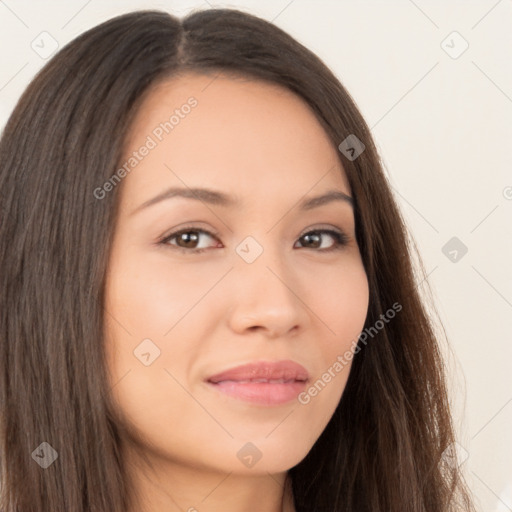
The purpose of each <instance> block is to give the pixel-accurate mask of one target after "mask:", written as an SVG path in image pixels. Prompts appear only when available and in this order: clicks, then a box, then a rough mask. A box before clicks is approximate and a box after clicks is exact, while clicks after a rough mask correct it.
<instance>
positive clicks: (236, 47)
mask: <svg viewBox="0 0 512 512" xmlns="http://www.w3.org/2000/svg"><path fill="white" fill-rule="evenodd" d="M185 71H197V72H200V73H205V74H211V76H212V79H213V78H214V77H215V74H216V73H217V72H220V71H223V72H227V73H236V74H238V75H240V76H245V77H249V78H256V79H262V80H267V81H270V82H273V83H276V84H280V85H282V86H284V87H287V88H288V89H290V90H292V91H293V92H295V93H296V94H297V95H298V96H300V97H301V98H302V99H303V100H304V101H305V102H307V103H308V104H309V105H310V106H311V108H312V109H313V110H314V112H315V114H316V116H317V117H318V119H319V121H320V122H321V123H322V125H323V126H324V128H325V131H326V133H327V134H328V136H329V138H330V140H331V141H332V143H333V144H334V145H335V146H336V147H338V145H339V144H340V143H341V142H342V141H344V140H345V139H346V138H347V137H348V136H349V135H355V136H356V137H357V138H358V139H359V140H360V141H362V143H363V144H364V146H365V149H364V151H363V152H362V153H361V154H360V155H359V156H358V157H357V158H355V159H354V158H347V157H346V156H345V154H343V153H342V152H341V151H340V152H339V158H340V159H342V163H343V166H344V169H345V171H346V173H347V177H348V180H349V183H350V187H351V190H352V193H353V197H354V201H355V221H356V236H357V241H358V243H359V247H360V251H361V255H362V259H363V263H364V267H365V270H366V273H367V276H368V280H369V287H370V304H369V310H368V315H367V319H366V323H365V329H366V328H371V327H372V326H375V324H376V323H377V322H378V321H379V320H380V321H381V324H382V323H383V322H382V320H381V319H382V316H381V315H383V314H384V313H385V312H386V311H387V310H388V309H389V308H390V307H391V305H392V304H395V303H397V304H399V305H400V306H401V310H400V313H399V314H396V316H395V317H394V318H393V319H392V320H391V321H389V322H386V323H384V325H383V327H382V328H380V329H378V332H376V333H375V334H374V335H373V336H372V338H371V339H369V340H365V341H364V343H363V340H361V339H360V340H359V346H358V350H357V353H356V354H355V356H354V360H353V365H352V368H351V371H350V376H349V379H348V383H347V386H346V389H345V391H344V393H343V396H342V399H341V401H340V403H339V405H338V407H337V409H336V411H335V413H334V415H333V417H332V419H331V421H330V422H329V424H328V425H327V427H326V429H325V430H324V432H323V433H322V435H321V436H320V438H319V439H318V441H317V442H316V444H315V445H314V446H313V448H312V449H311V451H310V452H309V453H308V455H307V456H306V457H305V458H304V459H303V460H302V461H301V462H300V463H299V464H298V465H297V466H295V467H293V468H291V469H290V472H289V474H290V476H291V479H292V487H293V495H294V500H295V506H296V509H297V511H298V512H306V511H307V512H327V511H329V512H334V511H336V512H338V511H339V512H342V511H344V512H349V511H351V512H354V511H357V512H370V511H371V512H376V511H386V512H448V511H452V510H458V509H457V508H456V506H460V507H462V508H463V509H464V510H472V505H471V499H470V495H469V492H468V491H467V489H466V487H465V485H464V482H463V479H462V476H461V474H460V471H459V468H458V467H457V464H453V463H448V464H446V463H443V461H446V458H444V457H443V453H446V452H445V450H447V449H450V447H451V446H452V443H453V442H454V430H453V425H452V419H451V415H450V411H449V402H448V398H447V390H446V384H445V375H444V365H443V360H442V357H441V353H440V349H439V344H438V339H437V335H436V334H435V325H434V324H433V322H432V321H431V319H430V318H429V314H427V310H426V307H425V304H424V303H423V300H424V299H422V298H421V296H420V293H419V291H418V289H417V286H418V284H417V282H419V281H421V280H422V279H424V277H425V273H424V270H423V266H422V265H420V272H418V271H417V270H415V268H414V264H413V259H412V256H413V250H414V251H416V249H415V246H413V245H412V244H411V243H410V242H409V241H408V234H407V230H406V226H405V223H404V222H403V219H402V217H401V214H400V212H399V209H398V208H397V205H396V203H395V200H394V198H393V196H392V193H391V191H390V187H389V185H388V183H387V181H386V178H385V175H384V173H383V168H382V163H381V161H380V158H379V155H378V152H377V150H376V147H375V145H374V142H373V140H372V136H371V133H370V130H369V128H368V126H367V124H366V123H365V121H364V119H363V117H362V116H361V114H360V112H359V111H358V109H357V107H356V104H355V102H354V101H353V99H352V98H351V96H350V95H349V93H348V92H347V91H346V90H345V88H344V87H343V86H342V85H341V84H340V82H339V80H338V79H337V78H336V77H335V76H334V74H333V73H332V72H331V71H330V70H329V69H328V68H327V67H326V65H325V64H324V63H323V62H322V61H321V60H320V59H319V58H318V57H317V56H316V55H314V54H313V53H312V52H311V51H309V50H308V49H306V48H305V47H304V46H302V45H301V44H299V43H298V42H297V41H295V40H294V39H293V38H291V37H290V36H289V35H288V34H286V33H285V32H283V31H282V30H280V29H279V28H277V27H276V26H274V25H272V24H271V23H269V22H266V21H264V20H262V19H259V18H257V17H255V16H252V15H249V14H246V13H242V12H240V11H237V10H231V9H211V10H207V11H199V12H194V13H192V14H190V15H188V16H187V17H185V18H183V19H178V18H176V17H174V16H172V15H170V14H168V13H165V12H160V11H137V12H133V13H129V14H125V15H122V16H118V17H116V18H113V19H111V20H108V21H107V22H105V23H102V24H101V25H98V26H97V27H94V28H92V29H91V30H89V31H87V32H85V33H83V34H82V35H80V36H79V37H78V38H76V39H75V40H74V41H72V42H71V43H69V44H68V45H67V46H65V47H64V48H63V49H62V50H61V51H59V52H58V53H57V54H56V56H55V57H53V58H52V59H51V60H50V61H49V62H48V64H47V65H46V66H44V67H43V68H42V70H41V71H40V72H39V73H38V74H37V76H36V77H35V78H34V80H33V81H32V82H31V84H30V85H29V86H28V88H27V90H26V91H25V92H24V94H23V95H22V96H21V99H20V100H19V102H18V104H17V106H16V108H15V110H14V112H13V114H12V115H11V117H10V119H9V121H8V123H7V125H6V127H5V130H4V133H3V136H2V139H1V141H0V194H1V202H0V208H1V224H0V240H1V241H2V244H1V248H0V261H1V273H0V319H1V320H0V354H1V358H0V379H1V383H0V400H1V402H0V405H1V414H0V422H1V423H0V425H1V429H0V439H1V443H0V449H1V452H0V455H1V464H2V465H1V501H0V509H1V510H2V511H3V512H15V511H23V512H29V511H30V512H33V511H41V512H42V511H45V512H46V511H48V510H51V511H53V512H64V511H65V512H70V511H72V512H100V511H101V512H107V511H108V512H125V511H126V510H127V509H128V508H129V505H130V502H129V498H128V497H129V496H130V492H129V487H130V486H129V483H128V482H127V477H126V472H125V467H124V464H123V460H122V457H121V452H120V448H119V439H120V437H119V428H121V426H120V425H118V424H116V422H115V421H114V419H115V414H114V413H113V410H114V409H113V404H112V403H111V400H110V396H109V388H108V385H107V382H108V380H107V373H106V368H105V356H104V347H103V328H104V318H105V316H106V315H108V312H107V311H105V309H104V301H103V299H104V285H105V273H106V268H107V262H108V256H109V251H110V241H111V239H112V234H113V229H114V220H115V218H116V214H117V208H118V206H117V205H118V196H119V193H118V190H117V189H118V188H119V187H116V188H114V190H113V191H112V192H111V193H109V194H106V195H105V197H103V198H102V199H101V200H98V199H97V198H96V197H95V196H94V195H93V191H94V190H95V189H97V188H98V187H101V186H102V185H103V184H104V183H105V182H107V180H108V179H109V178H111V176H112V175H113V174H114V173H115V171H116V169H117V166H118V164H119V161H120V158H121V155H122V148H123V143H124V139H125V135H126V133H127V130H128V128H129V126H130V122H131V121H132V120H133V119H134V115H135V113H136V111H137V108H138V107H139V106H140V103H141V100H142V98H143V96H144V94H147V92H148V91H149V90H150V86H152V85H154V84H156V83H157V82H158V81H161V80H165V79H168V78H170V77H172V76H173V75H175V74H176V73H177V72H185ZM416 252H417V251H416ZM418 261H420V262H421V258H419V255H418ZM374 330H375V329H374ZM42 443H47V444H42ZM52 450H55V451H54V452H53V451H52ZM55 455H57V456H58V458H57V459H56V460H54V461H53V463H50V462H51V461H52V459H54V458H55ZM38 459H39V462H40V463H39V464H37V463H36V461H38ZM41 461H46V463H45V464H42V463H41ZM48 463H50V464H48ZM44 465H47V467H46V468H44V467H43V466H44Z"/></svg>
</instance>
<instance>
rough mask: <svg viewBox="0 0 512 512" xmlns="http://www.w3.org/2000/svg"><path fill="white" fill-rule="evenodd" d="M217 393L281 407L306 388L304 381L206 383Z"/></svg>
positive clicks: (228, 381) (227, 381)
mask: <svg viewBox="0 0 512 512" xmlns="http://www.w3.org/2000/svg"><path fill="white" fill-rule="evenodd" d="M208 384H209V385H210V386H213V387H214V388H216V389H217V390H218V391H221V392H222V393H225V394H226V395H229V396H232V397H235V398H240V399H241V400H245V401H247V402H252V403H257V404H261V405H281V404H285V403H288V402H290V401H291V400H294V399H296V398H297V395H298V394H299V393H301V392H302V391H303V390H304V388H305V387H306V382H304V381H294V382H282V383H270V382H245V383H242V382H236V381H233V380H226V381H222V382H215V383H214V382H208Z"/></svg>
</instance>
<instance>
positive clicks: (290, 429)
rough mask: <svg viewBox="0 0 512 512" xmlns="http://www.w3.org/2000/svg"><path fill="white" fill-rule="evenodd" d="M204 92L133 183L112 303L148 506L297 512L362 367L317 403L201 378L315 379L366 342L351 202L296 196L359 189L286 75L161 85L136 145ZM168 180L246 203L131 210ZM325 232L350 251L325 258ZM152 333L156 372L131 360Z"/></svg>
mask: <svg viewBox="0 0 512 512" xmlns="http://www.w3.org/2000/svg"><path fill="white" fill-rule="evenodd" d="M212 80H213V81H212ZM190 96H194V97H195V98H196V99H197V102H198V104H197V106H196V107H195V108H193V109H192V110H191V112H190V113H189V114H188V115H186V116H184V117H183V118H182V119H180V122H179V124H178V125H176V126H175V127H174V129H173V130H172V131H170V132H169V133H168V134H166V135H165V137H164V138H163V139H162V141H161V142H159V143H158V145H157V147H155V148H154V149H152V150H151V151H150V152H149V154H148V155H147V156H146V157H145V158H143V159H142V161H141V162H140V163H138V165H137V166H136V167H135V168H134V169H133V170H132V171H131V172H130V173H129V174H127V175H126V177H125V178H124V179H123V181H122V183H121V184H120V185H119V186H120V187H121V190H120V208H119V213H118V218H117V223H116V228H115V234H114V239H113V247H112V252H111V256H110V261H109V267H108V273H107V282H106V296H105V300H106V302H105V305H106V310H107V313H108V314H107V315H106V347H107V355H108V365H109V375H110V379H111V382H110V383H111V386H112V387H113V389H112V397H113V399H114V401H115V404H116V410H117V412H118V414H119V416H120V417H122V419H123V421H124V422H126V425H127V430H126V431H122V432H123V434H122V449H123V454H124V456H125V457H126V461H127V468H128V470H129V473H130V476H131V478H132V480H133V483H132V488H133V491H134V493H135V492H136V493H137V494H138V496H140V498H141V504H140V508H138V509H137V510H145V511H146V510H147V511H151V512H160V511H162V512H163V511H164V510H165V512H172V511H184V510H185V511H191V512H192V511H194V510H197V511H200V512H203V511H204V512H217V511H222V512H230V511H233V512H235V511H236V512H243V511H247V512H249V511H252V510H254V504H255V503H257V504H258V510H259V511H260V512H281V511H283V510H284V511H287V512H291V511H294V510H295V509H294V507H293V502H292V499H291V492H290V489H289V487H288V485H289V479H288V478H287V471H288V470H289V469H290V468H291V467H293V466H294V465H296V464H298V463H299V462H300V461H301V460H302V459H303V458H304V457H305V456H306V455H307V453H308V452H309V451H310V449H311V447H312V446H313V444H314V443H315V441H316V440H317V439H318V437H319V436H320V434H321V433H322V431H323V430H324V428H325V426H326V425H327V423H328V422H329V420H330V418H331V416H332V414H333V413H334V410H335V409H336V406H337V404H338V402H339V400H340V398H341V395H342V393H343V390H344V388H345V384H346V381H347V378H348V375H349V371H350V366H351V365H350V362H349V363H348V364H347V365H346V366H345V367H344V368H343V370H342V371H340V372H338V373H337V374H336V376H335V377H334V378H332V380H331V382H329V383H328V384H326V385H325V387H324V388H323V389H322V391H321V392H319V393H318V394H317V396H315V397H312V398H311V400H310V401H309V403H307V404H305V405H304V404H301V403H299V402H298V400H292V401H291V402H289V403H287V404H284V405H278V406H275V405H273V406H262V405H259V404H251V403H249V402H246V401H243V400H241V399H238V398H233V397H229V396H227V395H224V394H222V393H219V392H218V391H217V390H215V389H212V388H210V387H209V386H208V385H207V384H206V383H205V382H204V379H205V378H207V377H208V376H211V375H213V374H215V373H219V372H220V371H224V370H226V369H228V368H232V367H234V366H238V365H241V364H245V363H248V362H252V361H256V360H258V361H261V360H265V361H277V360H282V359H291V360H294V361H297V362H298V363H300V364H302V365H303V366H304V367H305V368H306V369H307V370H308V372H309V373H310V376H311V377H310V383H314V382H316V381H317V380H318V379H319V378H320V377H321V376H322V374H323V373H324V372H326V371H327V369H328V368H329V367H332V365H333V364H334V363H335V361H336V359H337V357H338V356H339V355H341V354H343V353H345V352H346V351H347V350H349V349H351V348H352V349H353V341H354V340H357V338H358V335H359V333H360V332H361V330H362V329H363V327H364V321H365V318H366V314H367V310H368V300H369V291H368V281H367V278H366V273H365V270H364V267H363V263H362V260H361V255H360V252H359V248H358V245H357V242H356V239H355V224H354V212H353V209H352V206H351V205H350V204H349V203H348V202H343V201H333V202H330V203H327V204H324V205H323V206H320V207H317V208H314V209H312V210H309V211H300V210H299V209H298V207H297V206H296V205H297V203H298V202H299V201H301V200H302V199H304V198H309V197H312V196H316V195H319V194H321V193H324V192H325V191H327V190H330V189H336V190H339V191H343V192H344V193H346V194H347V195H351V190H350V187H349V183H348V180H347V178H346V175H345V171H344V170H343V167H342V165H341V162H340V159H339V157H338V152H337V148H336V147H335V146H333V144H332V143H331V142H330V140H329V139H328V137H327V134H326V133H325V131H324V130H323V128H322V126H321V125H320V123H319V122H318V121H317V119H316V117H315V115H314V114H313V112H312V111H311V109H310V108H309V106H307V104H306V103H305V102H303V101H302V100H301V99H300V98H299V97H297V96H295V95H294V94H293V93H291V92H290V91H288V90H286V89H283V88H281V87H280V86H277V85H274V84H268V83H266V82H263V81H255V80H248V79H242V78H235V77H233V76H227V75H220V76H218V77H217V78H216V79H213V76H204V75H198V74H192V73H188V74H183V75H180V76H177V77H173V78H172V79H171V80H169V81H167V82H164V83H161V84H159V85H158V86H157V87H154V88H153V89H152V91H151V92H150V94H148V95H147V96H146V98H145V100H144V102H143V104H142V106H141V109H140V110H139V113H138V115H137V116H136V118H135V120H134V123H133V125H132V126H131V129H130V131H129V136H128V138H127V142H126V151H125V153H126V154H125V157H126V158H128V157H129V156H130V155H131V154H132V152H133V151H135V150H137V149H138V148H140V146H141V145H143V144H144V142H145V141H146V140H147V137H148V135H151V133H152V132H153V130H154V129H155V127H156V126H158V125H159V124H160V123H161V122H163V121H164V120H167V119H168V118H169V115H170V113H172V112H173V111H174V110H175V109H176V108H180V106H181V105H183V104H184V103H186V102H187V99H188V98H189V97H190ZM153 138H155V137H153ZM123 161H124V159H123ZM171 186H177V187H183V188H187V187H195V186H198V187H209V188H214V189H216V190H220V191H222V192H225V193H227V194H230V195H235V196H237V197H238V198H239V199H240V204H239V205H238V206H222V205H212V204H208V203H206V202H203V201H198V200H194V199H187V198H176V197H175V198H172V199H167V200H164V201H161V202H158V203H155V204H153V205H151V206H148V207H146V208H143V209H140V210H138V211H136V212H135V213H134V211H135V210H137V209H138V208H139V207H140V205H142V204H143V203H144V202H145V201H147V200H148V199H151V198H153V197H155V196H157V195H158V194H160V193H161V192H162V191H164V190H165V189H167V188H168V187H171ZM189 225H192V227H193V228H194V229H206V230H208V231H212V232H213V233H217V235H215V237H211V236H209V235H207V234H201V233H200V232H199V233H197V232H194V233H195V234H196V235H197V236H199V237H200V238H199V240H198V241H197V242H196V245H195V246H194V242H190V241H189V242H188V244H187V239H186V238H183V237H175V238H174V239H173V240H172V241H168V242H166V243H164V244H158V242H159V241H160V240H161V239H162V238H164V236H166V235H169V234H171V233H172V232H176V231H178V230H180V229H182V228H183V227H185V226H186V227H187V228H189V227H190V226H189ZM319 228H324V229H325V228H330V229H334V230H341V231H343V232H344V233H345V235H346V236H347V237H348V241H347V243H346V245H345V246H341V247H339V248H338V249H335V250H333V251H331V252H323V250H324V248H330V247H333V246H334V247H336V240H335V239H334V238H333V237H332V236H331V235H329V234H326V233H324V234H321V235H320V237H318V239H317V240H316V241H315V239H314V240H313V242H311V240H309V241H308V239H307V237H306V238H305V237H303V234H304V233H307V232H308V231H312V230H313V229H319ZM248 236H251V237H253V238H254V239H255V240H256V241H257V243H258V244H259V245H260V246H261V247H262V249H263V252H262V253H261V254H260V255H259V257H257V258H256V259H255V260H254V261H253V262H252V263H248V262H247V261H246V260H244V259H243V258H242V257H241V256H240V255H239V254H238V253H237V252H236V248H237V246H238V245H239V244H240V242H242V241H243V240H244V239H245V238H246V237H248ZM179 245H181V247H184V248H185V249H184V250H185V251H189V252H188V253H186V252H180V251H179V249H178V246H179ZM187 247H188V249H187ZM194 247H199V248H205V251H204V252H203V253H198V254H194V253H192V252H191V251H192V249H193V248H194ZM250 250H251V251H253V250H254V249H253V248H252V249H250ZM144 339H150V340H151V341H152V343H154V344H155V345H156V346H158V348H159V350H160V355H159V357H157V358H156V359H155V360H154V361H153V362H152V363H151V364H150V365H148V366H146V365H144V364H143V363H142V362H141V361H140V360H139V359H138V358H137V357H136V356H135V355H134V350H136V349H137V346H138V345H139V344H140V343H141V342H142V340H144ZM247 442H251V443H252V444H253V445H255V446H256V447H257V449H258V450H259V452H260V453H261V459H260V460H259V461H258V462H257V463H256V464H255V465H253V466H252V467H247V466H245V465H244V464H243V463H242V462H241V460H240V459H239V458H238V457H237V452H238V451H239V450H240V449H241V448H242V447H243V446H244V445H245V444H246V443H247ZM137 449H138V450H137ZM140 454H142V455H143V456H144V457H145V460H146V461H147V462H148V465H146V466H144V465H143V463H142V462H141V459H140ZM149 466H150V467H151V469H150V468H149ZM135 510H136V509H135V508H134V509H133V511H130V512H135Z"/></svg>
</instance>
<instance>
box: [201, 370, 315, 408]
mask: <svg viewBox="0 0 512 512" xmlns="http://www.w3.org/2000/svg"><path fill="white" fill-rule="evenodd" d="M308 381H309V374H308V372H307V370H306V369H305V368H304V367H303V366H302V365H299V364H298V363H295V362H294V361H278V362H259V363H250V364H247V365H243V366H238V367H236V368H232V369H230V370H227V371H224V372H222V373H220V374H217V375H213V376H211V377H209V378H208V379H207V380H206V383H207V384H208V385H209V386H211V387H212V388H214V389H215V390H217V391H219V392H220V393H222V394H224V395H227V396H230V397H233V398H236V399H239V400H244V401H246V402H250V403H253V404H259V405H263V406H275V405H283V404H286V403H288V402H290V401H292V400H294V399H296V398H297V395H298V394H299V393H300V392H301V391H303V390H304V388H305V387H306V384H307V382H308Z"/></svg>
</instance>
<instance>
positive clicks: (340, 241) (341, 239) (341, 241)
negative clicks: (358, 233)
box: [158, 227, 349, 254]
mask: <svg viewBox="0 0 512 512" xmlns="http://www.w3.org/2000/svg"><path fill="white" fill-rule="evenodd" d="M190 232H194V233H203V234H206V235H208V236H211V237H212V238H217V239H218V233H212V232H210V231H208V230H206V229H200V228H196V227H185V228H183V229H180V230H179V231H175V232H174V233H171V234H169V235H166V236H165V237H164V238H163V239H161V240H160V241H159V242H158V245H160V244H161V245H166V246H169V245H171V246H172V248H173V249H177V250H178V251H180V252H182V253H192V254H198V253H202V252H205V251H207V250H209V248H207V249H205V248H202V249H187V248H186V247H179V246H177V245H174V244H169V243H168V242H169V241H170V240H172V239H174V238H177V237H179V236H180V235H183V234H184V233H190ZM319 233H322V234H328V235H331V236H332V237H333V238H334V240H335V243H334V245H333V246H332V247H331V248H329V249H317V251H318V252H333V251H337V250H341V249H343V247H345V246H346V245H347V244H348V242H349V238H348V236H347V235H346V234H345V233H343V232H341V231H335V230H333V229H312V230H311V231H306V232H305V233H303V234H302V235H301V236H300V237H299V239H300V238H303V237H305V236H306V235H311V234H319ZM305 248H306V249H307V247H305ZM313 250H314V249H313Z"/></svg>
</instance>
